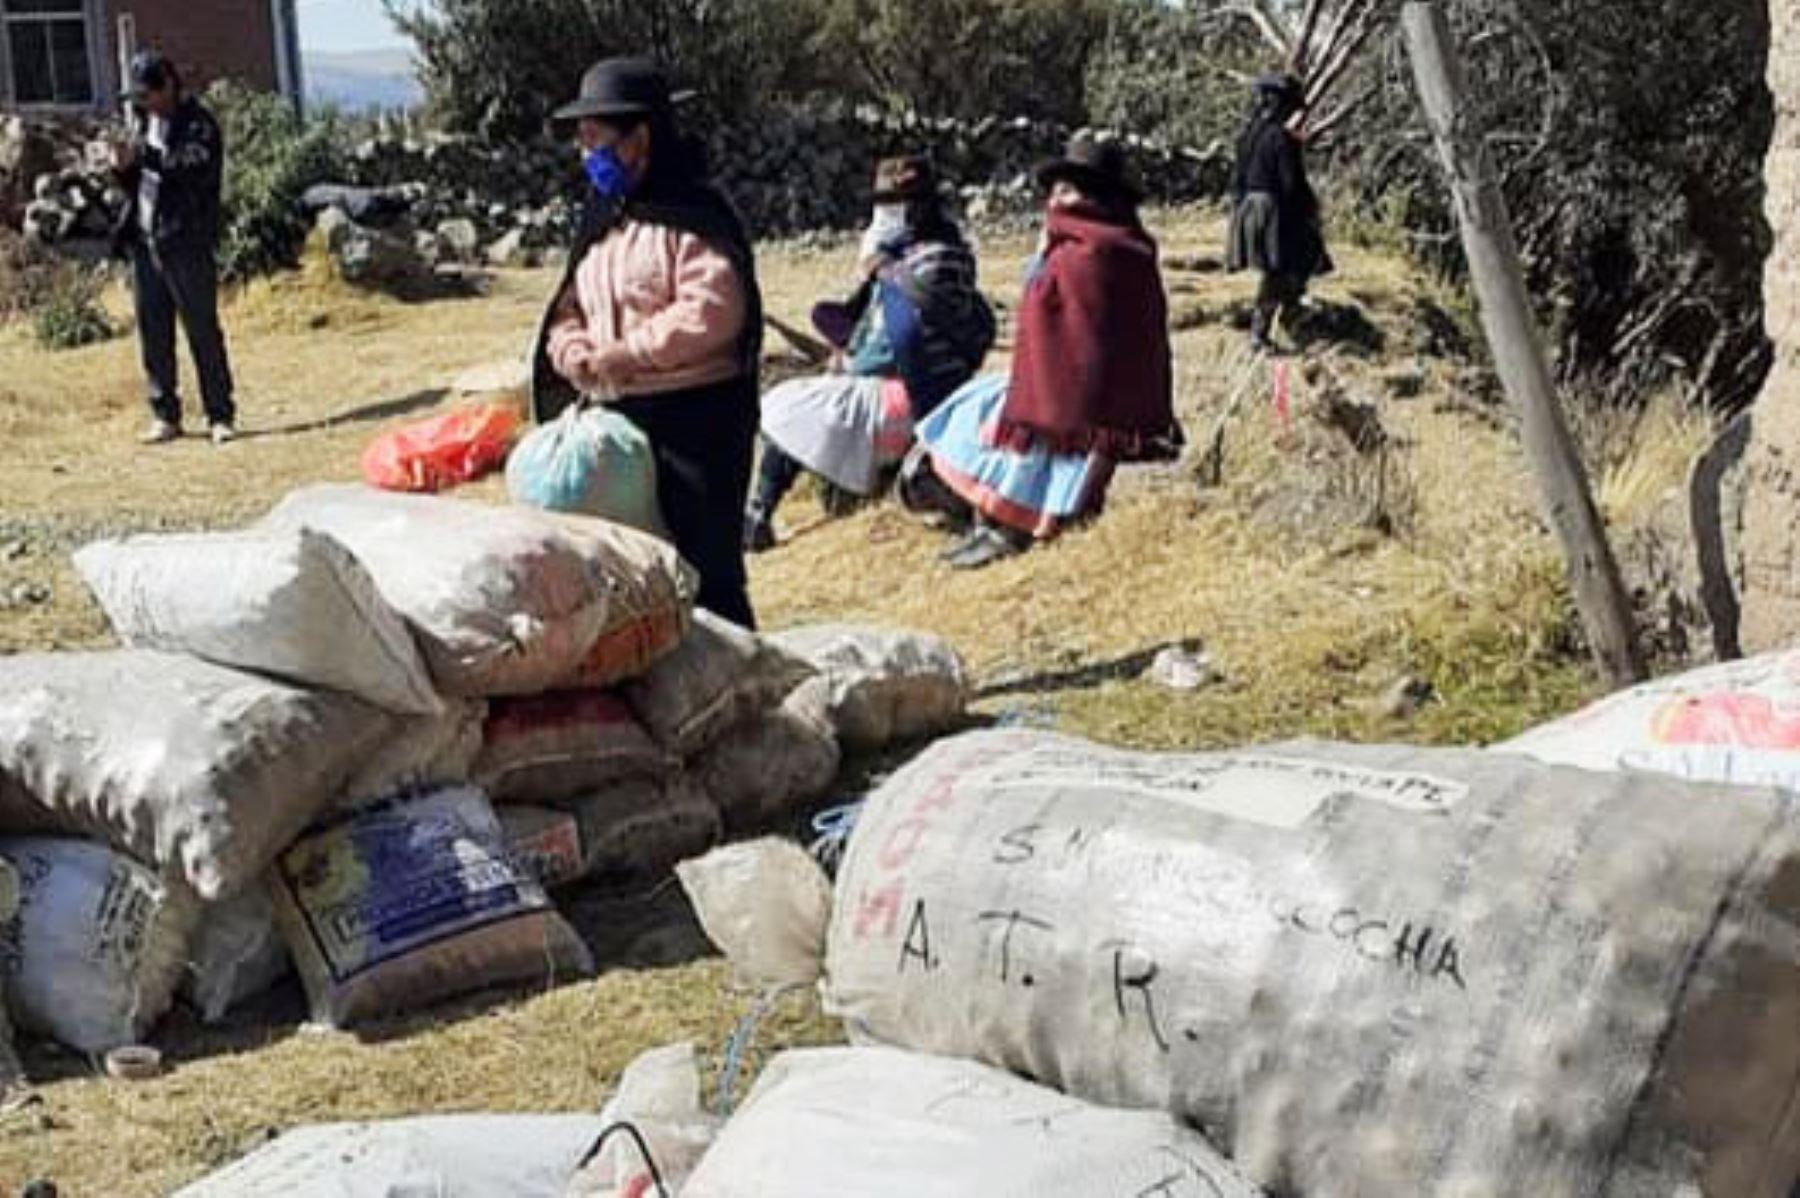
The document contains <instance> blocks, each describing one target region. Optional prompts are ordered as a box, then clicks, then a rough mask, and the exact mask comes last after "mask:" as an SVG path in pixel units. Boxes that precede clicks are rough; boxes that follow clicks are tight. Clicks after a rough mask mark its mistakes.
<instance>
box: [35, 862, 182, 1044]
mask: <svg viewBox="0 0 1800 1198" xmlns="http://www.w3.org/2000/svg"><path fill="white" fill-rule="evenodd" d="M0 856H3V857H5V858H6V859H7V860H8V861H9V862H11V863H12V867H13V869H14V870H15V871H17V873H18V879H19V909H18V913H17V915H15V916H14V917H13V918H12V919H11V920H10V921H9V922H8V923H7V924H6V925H5V928H4V931H0V969H3V972H4V977H5V983H4V989H5V992H6V1001H7V1005H8V1006H9V1008H10V1009H11V1011H12V1015H13V1019H14V1020H15V1021H16V1022H17V1023H18V1025H19V1026H20V1027H21V1028H23V1029H25V1030H26V1031H29V1032H35V1033H38V1034H40V1035H45V1036H49V1037H51V1038H52V1039H55V1040H58V1041H61V1042H62V1043H64V1044H67V1045H68V1046H69V1047H70V1048H74V1049H77V1050H79V1051H81V1052H90V1053H100V1052H106V1051H107V1050H109V1049H113V1048H117V1047H119V1046H120V1045H123V1044H135V1043H137V1042H138V1041H139V1040H141V1039H143V1037H144V1035H145V1033H147V1032H148V1031H149V1030H150V1029H151V1028H152V1027H153V1026H155V1024H156V1021H157V1020H158V1019H161V1018H162V1016H163V1013H164V1012H166V1011H167V1010H168V1009H169V1005H170V1004H171V1003H172V1002H173V1001H174V998H175V987H176V986H177V985H179V984H180V982H181V976H182V972H183V970H184V969H185V968H186V965H187V959H188V945H189V943H190V942H191V940H192V938H193V933H194V926H195V923H196V921H197V919H198V917H199V904H198V903H197V902H196V901H195V899H194V897H193V895H192V894H191V893H189V892H188V891H187V890H186V889H185V888H184V887H182V886H181V885H180V884H179V883H165V882H163V881H162V880H161V879H159V878H157V876H156V875H155V874H153V873H151V872H150V871H149V870H147V869H145V868H144V867H143V866H141V865H139V864H138V863H137V862H135V861H132V860H130V859H129V858H127V857H124V856H122V855H120V854H118V853H115V852H113V851H112V850H111V849H108V848H107V847H106V846H104V845H99V844H94V843H92V842H91V841H85V840H58V839H53V838H49V837H18V838H13V839H5V840H0Z"/></svg>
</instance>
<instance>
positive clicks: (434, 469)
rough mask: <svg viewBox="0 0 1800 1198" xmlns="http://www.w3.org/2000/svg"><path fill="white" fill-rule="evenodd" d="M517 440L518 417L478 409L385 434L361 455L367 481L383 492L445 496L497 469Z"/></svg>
mask: <svg viewBox="0 0 1800 1198" xmlns="http://www.w3.org/2000/svg"><path fill="white" fill-rule="evenodd" d="M518 434H519V414H518V412H517V411H515V410H514V409H512V408H510V407H507V406H505V405H503V404H477V405H475V406H472V407H466V408H457V409H455V410H454V411H450V412H445V413H443V414H442V415H438V416H433V417H431V418H429V419H427V420H422V421H420V422H419V423H417V424H409V425H407V426H406V427H405V428H398V429H395V430H393V431H392V432H387V433H383V434H382V435H381V436H379V437H377V438H375V440H374V441H372V442H370V443H369V447H368V448H367V449H365V450H364V451H363V456H362V471H363V478H364V479H365V480H367V482H368V483H369V485H370V486H372V487H380V488H381V489H382V490H384V491H442V490H444V489H446V488H448V487H454V486H457V485H458V484H461V483H466V482H472V481H474V480H475V479H478V478H480V477H481V476H482V475H484V474H487V473H488V472H489V471H491V470H495V469H498V468H499V466H500V464H501V463H502V462H504V461H505V460H506V454H507V451H508V450H510V449H511V448H512V443H513V439H514V438H515V437H517V436H518Z"/></svg>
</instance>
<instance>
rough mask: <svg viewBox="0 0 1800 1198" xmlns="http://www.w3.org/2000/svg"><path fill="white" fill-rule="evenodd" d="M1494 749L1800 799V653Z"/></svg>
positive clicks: (1680, 684)
mask: <svg viewBox="0 0 1800 1198" xmlns="http://www.w3.org/2000/svg"><path fill="white" fill-rule="evenodd" d="M1494 748H1495V750H1496V751H1497V752H1502V753H1523V754H1525V755H1526V756H1528V757H1535V758H1537V759H1538V760H1539V761H1548V762H1552V763H1554V764H1557V765H1577V766H1581V767H1582V768H1584V769H1592V770H1642V771H1645V772H1648V773H1657V774H1674V775H1675V776H1676V777H1679V778H1689V779H1692V780H1694V781H1696V782H1733V783H1737V784H1739V785H1743V786H1780V787H1783V788H1785V789H1788V790H1800V651H1793V650H1789V651H1786V652H1782V653H1769V654H1765V655H1764V656H1761V657H1753V658H1750V659H1749V660H1747V661H1733V662H1726V663H1724V664H1721V665H1715V666H1708V667H1706V668H1704V669H1699V670H1692V671H1689V672H1688V673H1685V674H1679V675H1676V676H1675V677H1672V678H1660V679H1658V680H1656V681H1655V682H1648V683H1645V684H1644V685H1642V686H1636V687H1632V688H1631V689H1629V690H1624V691H1620V692H1619V693H1618V694H1615V695H1611V696H1608V697H1607V698H1605V699H1602V700H1600V701H1599V702H1598V703H1595V704H1593V705H1592V706H1590V707H1588V708H1585V709H1584V710H1582V711H1579V712H1576V713H1575V714H1574V715H1571V716H1567V717H1565V718H1564V719H1560V720H1556V721H1554V722H1552V723H1549V724H1545V725H1543V726H1542V727H1538V728H1534V729H1532V730H1531V731H1530V732H1527V733H1525V734H1524V735H1523V736H1521V737H1518V738H1517V739H1516V740H1511V741H1507V742H1506V743H1505V744H1500V745H1495V746H1494Z"/></svg>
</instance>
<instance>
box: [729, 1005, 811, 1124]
mask: <svg viewBox="0 0 1800 1198" xmlns="http://www.w3.org/2000/svg"><path fill="white" fill-rule="evenodd" d="M805 989H807V987H805V986H801V985H792V984H790V985H786V986H777V987H776V988H775V989H773V990H770V991H769V992H768V993H766V994H764V995H763V996H762V997H761V998H759V999H757V1000H756V1005H755V1006H754V1007H752V1008H750V1013H749V1014H748V1015H745V1016H744V1017H743V1018H742V1019H740V1020H738V1025H737V1027H736V1028H735V1029H733V1031H732V1033H731V1039H729V1040H727V1041H726V1042H725V1060H724V1062H723V1063H722V1064H721V1065H720V1066H719V1085H718V1094H717V1096H716V1097H715V1098H714V1099H713V1113H714V1114H716V1115H718V1116H719V1117H720V1118H721V1119H724V1118H728V1117H729V1116H730V1115H731V1111H732V1107H733V1105H734V1104H733V1103H732V1099H731V1096H732V1094H733V1093H734V1092H735V1091H736V1090H737V1083H738V1074H739V1072H741V1071H742V1069H743V1064H744V1054H745V1053H747V1052H749V1051H750V1041H751V1039H752V1038H753V1037H754V1036H755V1035H756V1029H757V1028H758V1027H759V1026H761V1024H762V1021H763V1020H765V1019H767V1018H768V1017H769V1016H770V1015H772V1014H773V1013H774V1012H775V1008H776V1007H777V1006H779V1005H780V1004H781V1000H782V999H784V998H786V997H787V996H788V995H789V994H792V993H793V992H795V991H796V990H805Z"/></svg>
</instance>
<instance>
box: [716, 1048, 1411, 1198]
mask: <svg viewBox="0 0 1800 1198" xmlns="http://www.w3.org/2000/svg"><path fill="white" fill-rule="evenodd" d="M1326 1192H1330V1193H1344V1192H1346V1191H1320V1193H1326ZM1409 1193H1410V1191H1409ZM1261 1194H1262V1191H1261V1190H1258V1189H1257V1188H1256V1187H1255V1186H1254V1185H1252V1184H1251V1183H1250V1182H1248V1181H1247V1180H1245V1179H1244V1177H1243V1176H1242V1174H1240V1173H1239V1172H1238V1170H1237V1169H1236V1168H1234V1167H1233V1166H1232V1165H1231V1164H1230V1163H1229V1162H1227V1161H1226V1160H1225V1158H1224V1157H1222V1156H1220V1155H1219V1153H1218V1151H1217V1150H1215V1149H1214V1148H1213V1147H1212V1146H1211V1145H1210V1144H1208V1143H1207V1142H1206V1140H1205V1139H1203V1138H1202V1137H1201V1136H1200V1134H1199V1133H1198V1132H1196V1131H1194V1130H1193V1129H1191V1128H1187V1127H1183V1126H1181V1125H1180V1124H1178V1123H1177V1122H1175V1120H1173V1119H1171V1118H1170V1117H1169V1116H1168V1115H1166V1114H1163V1113H1161V1112H1154V1111H1118V1110H1109V1109H1107V1108H1105V1107H1099V1106H1091V1105H1089V1104H1087V1103H1084V1102H1077V1101H1075V1100H1073V1099H1070V1098H1068V1097H1067V1096H1065V1095H1062V1094H1059V1093H1057V1092H1056V1091H1055V1090H1052V1089H1049V1088H1048V1087H1045V1086H1039V1085H1033V1084H1032V1083H1031V1082H1028V1081H1025V1080H1023V1079H1021V1078H1017V1077H1012V1076H1010V1075H1008V1074H1006V1073H1002V1072H1001V1071H999V1070H997V1069H991V1068H988V1067H987V1066H985V1065H978V1064H975V1063H974V1062H972V1061H956V1060H946V1059H944V1058H941V1057H929V1056H921V1055H918V1054H914V1053H906V1052H898V1051H895V1050H894V1049H888V1048H815V1049H802V1050H798V1051H792V1052H785V1053H782V1054H781V1055H780V1056H778V1057H776V1058H775V1060H774V1061H773V1062H772V1063H771V1064H770V1065H769V1067H768V1068H767V1069H766V1070H764V1071H763V1075H762V1076H761V1077H760V1078H759V1079H758V1080H757V1083H756V1088H755V1089H754V1090H752V1091H751V1093H750V1097H749V1099H748V1100H747V1101H746V1102H745V1103H744V1105H743V1106H742V1107H741V1108H739V1110H738V1112H737V1113H736V1115H734V1116H733V1117H732V1119H731V1121H730V1122H728V1123H727V1124H726V1125H725V1127H724V1128H723V1130H721V1131H720V1132H719V1133H718V1137H717V1139H715V1140H714V1141H713V1145H712V1147H711V1149H709V1150H708V1151H707V1154H706V1156H705V1157H704V1158H702V1160H701V1162H700V1167H699V1168H698V1169H696V1170H695V1171H694V1173H693V1175H692V1176H691V1177H689V1178H688V1181H687V1184H686V1185H685V1186H683V1187H682V1190H681V1195H682V1198H770V1196H773V1195H779V1196H780V1198H852V1196H854V1198H925V1196H927V1195H932V1196H935V1195H943V1196H944V1198H950V1196H951V1195H956V1196H957V1198H963V1196H964V1195H968V1196H970V1198H974V1196H976V1195H979V1196H980V1198H1260V1195H1261Z"/></svg>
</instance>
